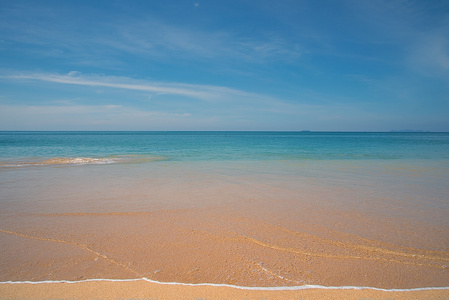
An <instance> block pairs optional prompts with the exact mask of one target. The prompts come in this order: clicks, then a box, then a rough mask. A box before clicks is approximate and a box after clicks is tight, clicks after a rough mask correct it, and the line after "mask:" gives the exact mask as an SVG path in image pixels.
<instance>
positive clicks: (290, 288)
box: [0, 277, 449, 292]
mask: <svg viewBox="0 0 449 300" xmlns="http://www.w3.org/2000/svg"><path fill="white" fill-rule="evenodd" d="M141 280H143V281H148V282H151V283H156V284H165V285H182V286H216V287H229V288H234V289H241V290H259V291H297V290H306V289H324V290H376V291H384V292H412V291H429V290H449V287H423V288H412V289H382V288H376V287H366V286H323V285H312V284H306V285H300V286H274V287H252V286H239V285H231V284H222V283H182V282H161V281H156V280H151V279H148V278H145V277H143V278H135V279H103V278H94V279H85V280H78V281H70V280H44V281H3V282H0V284H23V283H26V284H41V283H82V282H92V281H112V282H131V281H141Z"/></svg>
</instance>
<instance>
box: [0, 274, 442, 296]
mask: <svg viewBox="0 0 449 300" xmlns="http://www.w3.org/2000/svg"><path fill="white" fill-rule="evenodd" d="M0 294H1V295H2V299H50V298H59V299H64V298H77V299H92V298H107V299H113V298H115V299H131V298H132V299H145V298H146V299H148V298H151V299H197V298H200V299H223V298H232V299H262V298H263V299H293V298H296V299H297V298H298V297H299V298H301V299H335V298H340V299H361V298H370V299H382V298H386V297H387V298H392V297H393V298H395V299H410V298H420V299H447V298H448V297H449V287H425V288H413V289H382V288H373V287H355V286H341V287H330V286H316V285H304V286H286V287H244V286H234V285H227V284H210V283H202V284H189V283H177V282H158V281H154V280H150V279H147V278H140V279H86V280H80V281H65V280H61V281H35V282H33V281H15V282H0Z"/></svg>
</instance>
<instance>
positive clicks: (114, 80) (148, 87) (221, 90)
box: [5, 71, 260, 101]
mask: <svg viewBox="0 0 449 300" xmlns="http://www.w3.org/2000/svg"><path fill="white" fill-rule="evenodd" d="M75 75H76V76H75ZM5 77H6V78H8V79H14V80H23V81H25V80H37V81H44V82H53V83H61V84H72V85H82V86H94V87H106V88H116V89H126V90H134V91H143V92H154V93H159V94H171V95H181V96H187V97H192V98H196V99H201V100H206V101H214V100H217V99H223V98H226V97H236V96H238V97H255V96H258V95H255V94H251V93H246V92H243V91H239V90H235V89H231V88H227V87H220V86H211V85H195V84H185V83H162V82H151V81H145V80H136V79H132V78H127V77H115V76H98V75H81V74H80V73H78V72H74V71H71V72H70V73H69V74H68V75H59V74H48V73H32V74H31V73H29V74H16V75H8V76H5ZM259 96H260V95H259Z"/></svg>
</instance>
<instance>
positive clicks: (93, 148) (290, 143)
mask: <svg viewBox="0 0 449 300" xmlns="http://www.w3.org/2000/svg"><path fill="white" fill-rule="evenodd" d="M126 155H141V156H152V157H159V158H160V159H164V160H168V161H210V160H215V161H223V160H230V161H234V160H249V161H266V160H289V161H299V160H363V159H368V160H372V159H378V160H398V159H411V160H418V159H425V160H449V133H326V132H0V160H1V163H2V165H3V166H4V165H5V164H6V162H11V166H13V165H14V163H15V162H17V161H21V162H36V161H37V160H39V159H50V158H55V157H58V158H76V157H86V158H99V159H105V160H104V161H101V160H98V161H96V162H97V163H101V162H108V161H107V160H106V158H112V159H111V161H110V162H114V158H117V156H126ZM91 163H95V162H94V161H92V162H91Z"/></svg>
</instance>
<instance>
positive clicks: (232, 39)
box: [0, 0, 449, 131]
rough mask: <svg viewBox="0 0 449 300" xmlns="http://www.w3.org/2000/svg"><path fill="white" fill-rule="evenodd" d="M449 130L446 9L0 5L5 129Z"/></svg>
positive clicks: (444, 5)
mask: <svg viewBox="0 0 449 300" xmlns="http://www.w3.org/2000/svg"><path fill="white" fill-rule="evenodd" d="M392 129H395V130H401V129H414V130H418V129H421V130H429V131H449V2H448V1H437V0H435V1H408V0H388V1H387V0H385V1H384V0H366V1H363V0H341V1H339V0H335V1H325V0H314V1H312V0H304V1H303V0H296V1H288V0H286V1H282V0H279V1H265V0H253V1H246V0H238V1H233V0H227V1H211V0H209V1H206V0H204V1H202V0H197V1H188V0H186V1H181V0H178V1H169V0H168V1H113V0H109V1H20V0H16V1H9V0H0V130H321V131H389V130H392Z"/></svg>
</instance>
